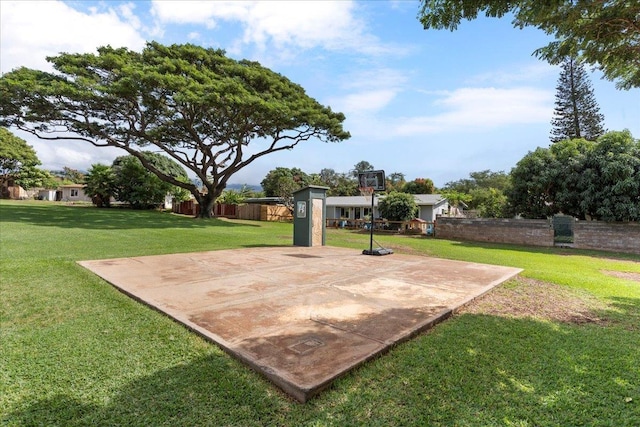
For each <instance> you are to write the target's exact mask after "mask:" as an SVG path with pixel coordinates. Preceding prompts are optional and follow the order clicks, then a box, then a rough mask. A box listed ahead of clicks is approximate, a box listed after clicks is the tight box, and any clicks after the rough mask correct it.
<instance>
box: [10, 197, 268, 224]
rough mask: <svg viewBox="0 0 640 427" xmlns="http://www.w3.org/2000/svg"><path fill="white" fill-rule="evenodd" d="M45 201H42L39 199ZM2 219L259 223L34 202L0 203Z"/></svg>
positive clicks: (36, 222) (84, 221)
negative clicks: (40, 204)
mask: <svg viewBox="0 0 640 427" xmlns="http://www.w3.org/2000/svg"><path fill="white" fill-rule="evenodd" d="M43 203H45V202H43ZM0 212H1V213H2V215H1V217H2V222H4V223H10V222H19V223H30V224H32V225H36V226H42V227H57V228H67V229H72V228H82V229H91V230H131V229H163V228H183V229H197V228H206V227H259V225H258V224H246V223H242V224H236V223H233V222H231V221H225V220H220V219H216V218H212V219H196V218H193V217H189V216H181V215H174V214H171V213H167V212H160V211H147V210H133V209H124V208H108V209H98V208H95V207H93V206H65V205H42V206H38V205H36V204H24V205H20V204H2V205H0Z"/></svg>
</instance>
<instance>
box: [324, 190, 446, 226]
mask: <svg viewBox="0 0 640 427" xmlns="http://www.w3.org/2000/svg"><path fill="white" fill-rule="evenodd" d="M384 197H385V195H380V196H375V198H374V201H373V216H374V218H379V217H380V213H379V212H378V200H380V199H381V198H384ZM414 197H415V200H416V205H417V206H418V215H417V216H416V218H420V219H423V220H425V221H427V222H434V221H435V220H436V216H437V215H443V214H445V213H447V212H448V211H449V203H448V202H447V199H445V198H444V197H443V196H442V195H440V194H415V195H414ZM326 207H327V219H335V220H338V219H343V220H355V219H365V218H366V217H367V216H369V215H370V213H371V199H370V198H369V197H364V196H330V197H327V202H326Z"/></svg>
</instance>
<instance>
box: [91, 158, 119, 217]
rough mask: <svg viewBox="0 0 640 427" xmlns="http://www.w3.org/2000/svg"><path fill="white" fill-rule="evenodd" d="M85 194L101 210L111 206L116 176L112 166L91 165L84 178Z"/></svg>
mask: <svg viewBox="0 0 640 427" xmlns="http://www.w3.org/2000/svg"><path fill="white" fill-rule="evenodd" d="M84 193H85V194H86V195H87V196H89V197H91V201H92V202H93V204H94V205H96V206H97V207H99V208H108V207H109V206H111V198H112V197H113V196H114V195H115V176H114V174H113V169H111V166H107V165H102V164H100V163H96V164H93V165H91V168H90V169H89V171H88V172H87V174H86V175H85V177H84Z"/></svg>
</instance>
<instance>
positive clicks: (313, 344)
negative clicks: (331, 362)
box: [289, 337, 324, 354]
mask: <svg viewBox="0 0 640 427" xmlns="http://www.w3.org/2000/svg"><path fill="white" fill-rule="evenodd" d="M323 345H324V342H322V341H321V340H320V339H318V338H317V337H307V338H305V339H303V340H302V341H300V342H299V343H297V344H294V345H291V346H289V349H291V350H293V351H295V352H296V353H298V354H307V353H309V352H310V351H313V350H315V349H316V348H318V347H322V346H323Z"/></svg>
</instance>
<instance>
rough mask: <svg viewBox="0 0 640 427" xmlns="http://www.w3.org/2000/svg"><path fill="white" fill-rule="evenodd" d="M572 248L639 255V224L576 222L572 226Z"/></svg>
mask: <svg viewBox="0 0 640 427" xmlns="http://www.w3.org/2000/svg"><path fill="white" fill-rule="evenodd" d="M573 247H574V248H579V249H598V250H603V251H616V252H627V253H632V254H640V224H638V223H610V222H599V221H579V222H576V223H574V224H573Z"/></svg>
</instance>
